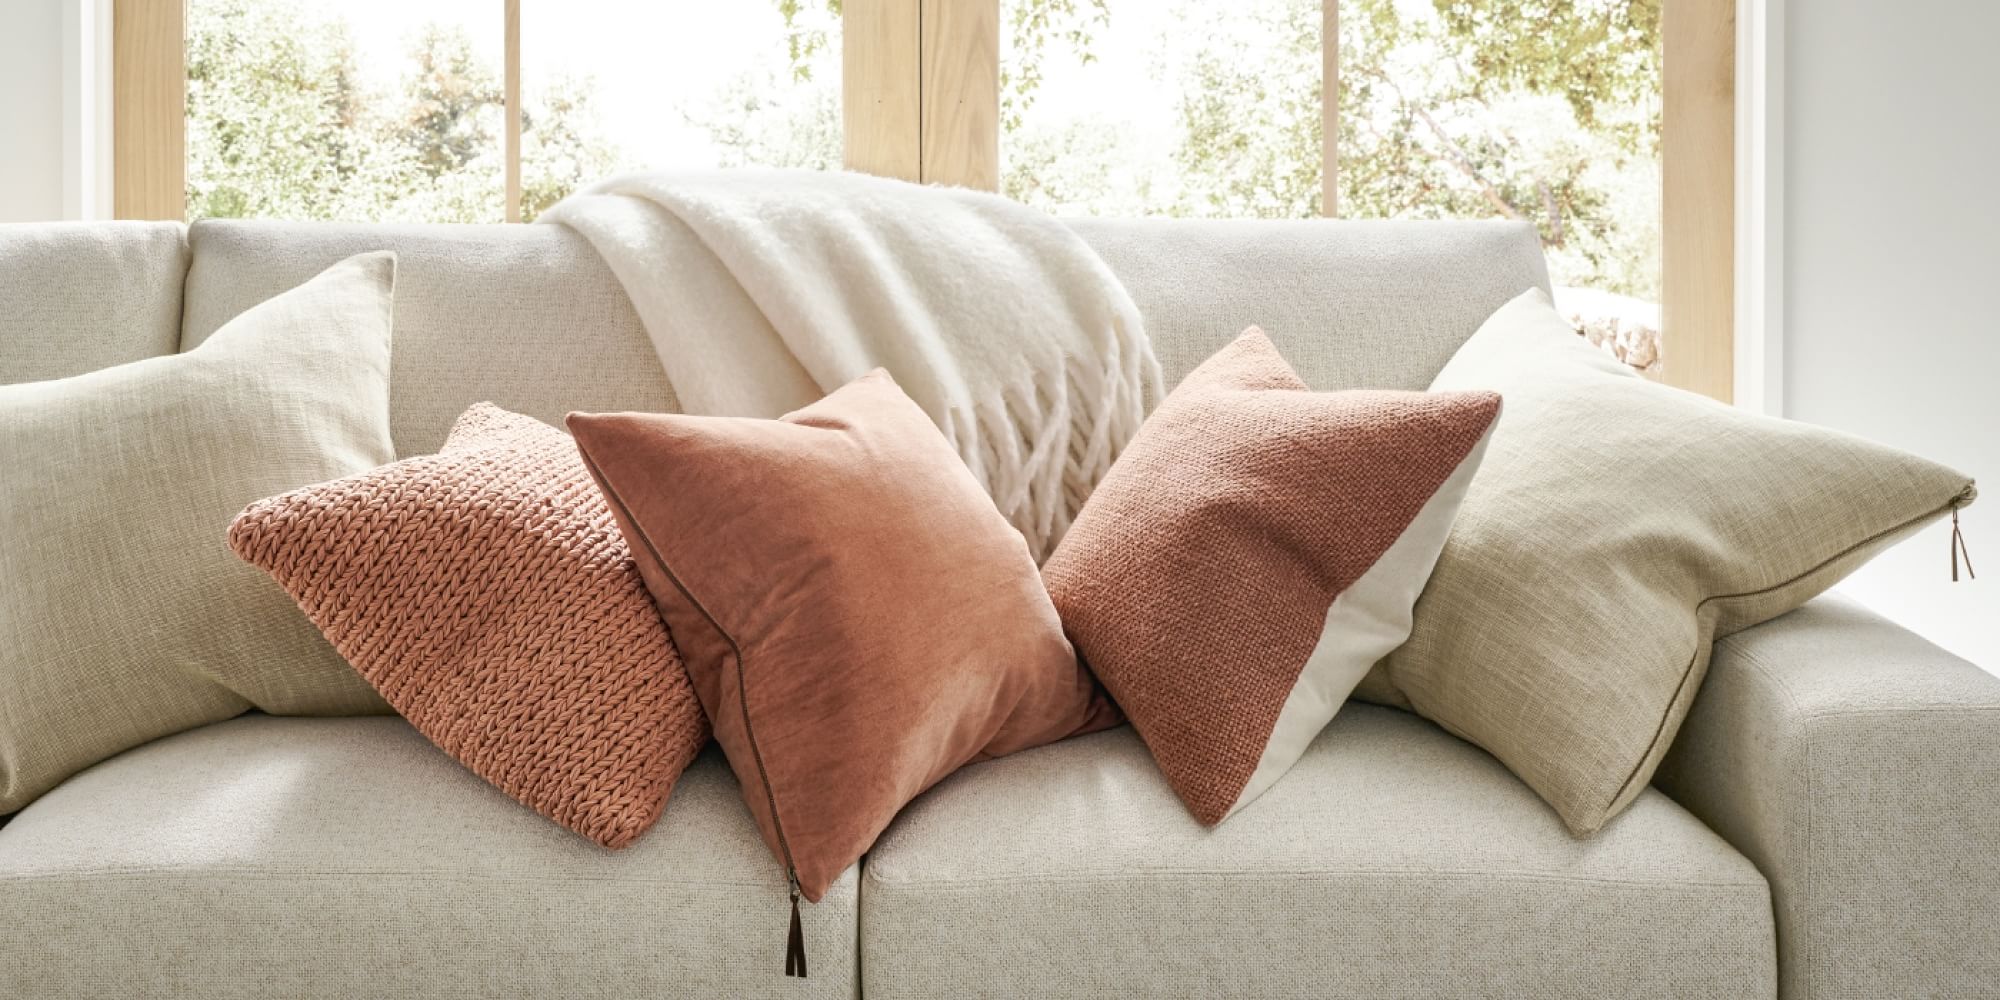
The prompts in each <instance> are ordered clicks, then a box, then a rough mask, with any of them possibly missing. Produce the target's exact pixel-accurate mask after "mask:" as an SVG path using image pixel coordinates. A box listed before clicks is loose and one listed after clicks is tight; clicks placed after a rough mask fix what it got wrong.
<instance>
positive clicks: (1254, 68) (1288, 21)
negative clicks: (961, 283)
mask: <svg viewBox="0 0 2000 1000" xmlns="http://www.w3.org/2000/svg"><path fill="white" fill-rule="evenodd" d="M1001 18H1002V31H1001V43H1000V44H1001V51H1000V119H1001V126H1000V129H1001V136H1000V175H1001V179H1000V186H1001V190H1002V191H1003V192H1005V193H1006V194H1008V195H1010V196H1012V197H1015V198H1018V199H1020V200H1022V201H1026V202H1028V203H1030V204H1034V205H1041V206H1043V207H1046V208H1048V209H1050V210H1052V211H1054V212H1056V213H1058V214H1064V215H1126V216H1130V215H1180V216H1258V217H1275V218H1282V217H1305V216H1314V215H1318V214H1319V204H1320V170H1319V167H1320V101H1319V95H1320V61H1321V60H1320V25H1321V21H1320V6H1319V0H1243V2H1238V3H1228V4H1222V3H1215V2H1213V0H1002V3H1001Z"/></svg>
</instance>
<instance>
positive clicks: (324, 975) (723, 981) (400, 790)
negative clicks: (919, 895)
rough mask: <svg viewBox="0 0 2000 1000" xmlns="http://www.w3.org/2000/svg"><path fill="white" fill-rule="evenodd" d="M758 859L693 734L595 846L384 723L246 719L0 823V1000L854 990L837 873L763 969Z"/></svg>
mask: <svg viewBox="0 0 2000 1000" xmlns="http://www.w3.org/2000/svg"><path fill="white" fill-rule="evenodd" d="M245 569H246V571H247V570H248V569H249V568H248V567H245ZM770 871H771V859H770V857H769V856H768V855H766V854H765V853H764V845H763V844H761V843H760V842H758V840H757V827H756V824H755V823H753V822H752V821H751V819H750V813H749V811H748V810H745V809H744V808H743V801H742V797H741V796H740V795H739V794H738V792H737V788H736V779H735V778H734V777H731V776H730V773H729V765H728V764H727V763H726V762H725V761H724V760H723V759H722V755H721V754H720V753H716V752H714V751H713V749H710V750H707V751H704V752H703V753H702V754H701V755H700V756H698V757H696V758H695V762H694V763H693V764H692V765H691V766H689V767H688V769H687V772H686V773H685V774H683V775H682V776H681V779H680V781H679V783H678V784H677V785H676V786H675V788H674V803H673V808H672V809H671V810H670V811H669V812H668V815H667V819H666V821H665V822H662V823H660V824H659V825H658V826H656V827H654V828H653V831H652V832H651V833H649V834H647V835H646V836H644V837H641V838H639V840H638V841H637V842H636V843H634V844H633V845H632V846H631V847H628V848H626V849H625V850H622V851H607V850H604V849H603V848H601V847H598V846H597V845H596V844H593V843H591V842H590V841H587V840H585V839H583V838H582V837H579V836H577V835H575V834H573V833H571V832H569V831H568V830H565V829H563V828H561V827H559V826H557V825H555V824H554V823H550V822H549V821H547V820H545V819H543V818H541V817H540V816H537V815H535V814H534V813H531V812H529V811H528V810H526V809H523V808H521V807H520V806H519V805H517V804H515V802H514V801H513V800H512V799H509V798H508V797H507V796H505V795H503V794H501V793H500V791H499V790H498V789H496V788H494V787H493V786H491V785H489V784H487V783H486V782H483V781H481V780H479V779H478V778H476V777H474V776H473V775H472V774H471V773H470V772H468V771H466V769H465V768H463V767H461V766H459V765H458V764H457V763H456V762H454V761H453V760H452V759H451V758H450V757H447V756H445V755H444V754H443V753H442V752H440V751H439V750H438V749H437V748H436V747H434V746H431V745H430V744H429V743H427V742H425V740H424V738H423V737H422V736H421V735H419V734H418V733H417V732H416V731H415V730H413V729H412V728H410V726H409V725H408V724H406V723H405V722H404V721H403V720H401V719H398V718H394V717H392V716H377V717H374V718H365V719H281V718H274V717H271V716H266V715H257V714H251V715H246V716H243V717H242V718H237V719H231V720H229V721H227V722H222V723H218V724H216V725H213V726H203V727H202V728H200V729H197V730H195V731H193V732H189V733H181V734H178V735H175V736H170V737H167V738H166V739H162V740H156V741H154V742H152V743H149V744H147V745H146V746H143V747H140V748H138V749H136V750H134V751H132V752H131V753H127V754H121V755H120V756H118V757H117V758H115V759H113V760H109V761H106V762H105V763H103V764H101V765H99V766H97V767H94V768H91V769H90V770H88V771H86V772H84V773H83V774H80V775H77V776H76V777H75V778H72V779H71V780H69V781H66V782H64V783H63V785H62V787H60V788H57V789H56V790H55V791H53V792H51V793H49V794H48V795H45V796H43V797H42V798H40V799H39V800H37V801H36V802H35V804H33V805H31V806H29V807H28V808H27V809H25V810H22V812H21V814H20V815H19V816H17V817H15V818H14V821H13V822H12V823H9V824H8V825H7V827H6V828H5V829H0V913H4V914H5V917H6V922H7V930H6V933H4V934H0V997H5V998H7V1000H106V998H113V997H115V998H117V1000H272V998H277V997H282V998H284V1000H360V998H368V1000H670V998H681V997H686V998H699V1000H737V998H743V1000H769V998H772V997H782V998H783V1000H842V998H851V997H854V996H855V995H856V992H857V991H856V984H857V981H858V980H859V969H858V968H857V967H856V965H855V958H854V948H855V935H856V931H857V930H858V928H857V926H856V920H855V916H856V912H857V910H858V908H859V902H860V901H859V899H858V898H857V895H858V894H857V891H856V888H857V885H856V883H857V882H858V878H857V875H858V873H857V872H852V871H850V872H848V873H847V874H846V875H844V876H842V877H841V878H840V880H839V881H838V882H835V883H834V885H833V888H831V889H830V890H828V892H827V894H826V897H825V898H824V899H823V900H821V901H820V904H819V905H818V906H813V907H808V908H806V910H805V912H804V913H803V914H801V916H802V918H803V919H804V922H805V934H806V939H807V940H808V941H810V942H811V943H812V948H813V955H812V959H813V966H812V978H811V979H806V980H785V979H782V978H780V977H779V976H778V974H777V962H778V959H779V956H780V954H781V951H782V949H783V946H784V924H783V922H782V921H783V920H784V914H785V905H786V903H785V886H784V883H783V882H782V881H779V880H774V879H772V878H771V877H770ZM781 987H782V989H781Z"/></svg>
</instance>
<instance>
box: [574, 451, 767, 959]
mask: <svg viewBox="0 0 2000 1000" xmlns="http://www.w3.org/2000/svg"><path fill="white" fill-rule="evenodd" d="M577 452H578V453H579V454H580V455H582V456H583V464H584V466H585V467H586V468H588V469H589V470H590V475H591V478H593V479H595V480H597V482H598V484H599V486H601V487H602V489H601V490H600V492H602V493H603V494H604V496H605V498H606V499H607V500H609V501H610V502H611V503H612V504H613V505H615V506H616V507H617V508H618V513H619V514H621V515H622V517H621V521H622V522H623V523H625V524H630V525H631V526H632V534H635V535H637V536H639V541H640V543H641V544H643V545H645V546H646V553H647V554H648V555H650V556H652V557H653V564H654V565H656V566H658V567H660V572H662V573H665V574H666V576H667V579H668V580H669V581H671V582H672V583H673V585H674V589H675V590H678V591H680V592H681V596H682V597H684V598H686V599H687V602H688V603H689V604H691V605H693V606H694V609H695V610H696V611H699V612H701V616H702V617H703V618H704V619H707V621H708V627H709V628H712V629H714V630H715V634H717V635H719V636H721V637H722V641H723V642H726V643H728V644H729V653H730V655H731V656H732V657H734V658H735V660H736V704H737V707H738V708H740V709H742V711H743V738H744V739H745V740H746V741H748V742H749V744H750V759H751V761H752V762H754V763H755V764H756V766H757V783H758V784H761V785H763V786H764V802H765V805H766V806H767V807H768V808H769V809H770V812H771V829H772V830H773V831H775V832H776V833H777V834H778V853H779V854H781V855H783V856H784V860H785V883H786V887H787V888H788V889H789V890H790V892H791V898H792V921H791V929H790V931H789V932H788V933H787V934H786V937H785V975H786V976H792V977H797V978H799V979H804V978H806V940H805V932H804V930H803V928H802V927H801V925H800V923H799V866H798V865H797V864H796V863H795V862H794V861H793V860H792V845H791V842H790V841H788V840H786V839H785V824H784V822H783V821H782V820H780V819H779V818H778V793H776V792H774V791H772V790H771V775H770V772H769V771H767V770H766V769H765V767H764V751H763V750H762V749H760V748H759V747H758V746H757V731H756V729H755V728H754V727H752V726H751V724H750V697H749V695H750V689H749V684H748V682H747V681H746V680H745V679H744V676H743V647H742V646H740V645H738V644H737V642H736V637H735V636H734V635H731V634H730V633H729V630H728V629H726V628H723V627H722V623H721V622H718V621H716V620H715V616H714V615H712V614H710V613H709V611H708V606H707V605H704V604H702V603H701V600H700V599H699V598H697V597H695V596H694V593H693V592H692V591H690V590H688V587H687V584H685V583H682V582H681V577H680V574H679V573H676V572H674V568H673V566H671V565H669V564H668V563H667V560H666V557H665V556H662V555H661V554H660V549H659V546H657V545H654V544H653V538H652V535H651V534H650V533H649V532H647V531H646V529H645V528H644V527H643V526H642V525H640V524H639V519H638V518H636V517H634V516H632V511H631V510H630V509H629V508H627V507H626V506H625V501H624V500H623V499H622V498H620V497H619V496H618V491H616V490H614V489H612V488H611V484H610V481H609V480H608V479H606V478H605V477H604V474H603V473H602V472H601V471H599V470H598V468H597V463H596V462H593V461H591V458H590V453H589V452H587V451H584V450H583V449H582V448H578V449H577ZM627 542H628V543H629V542H630V539H629V538H628V539H627Z"/></svg>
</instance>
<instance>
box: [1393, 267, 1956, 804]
mask: <svg viewBox="0 0 2000 1000" xmlns="http://www.w3.org/2000/svg"><path fill="white" fill-rule="evenodd" d="M1431 388H1432V389H1434V390H1468V389H1491V390H1494V391H1497V392H1499V393H1500V394H1501V396H1502V397H1504V398H1505V400H1506V409H1505V410H1504V412H1502V414H1501V416H1500V424H1499V427H1498V429H1497V430H1495V432H1494V435H1493V443H1492V445H1491V446H1490V447H1489V448H1488V449H1487V452H1486V461H1485V463H1484V464H1483V465H1481V466H1480V468H1479V474H1478V476H1477V477H1475V478H1474V479H1473V481H1472V489H1471V491H1470V492H1469V493H1468V494H1467V495H1466V498H1465V504H1464V506H1463V507H1461V508H1460V509H1459V514H1458V520H1457V522H1456V523H1455V524H1454V525H1453V526H1452V530H1451V538H1450V540H1449V541H1447V542H1446V543H1445V547H1444V553H1443V555H1441V556H1439V557H1438V563H1437V569H1436V571H1435V572H1433V573H1432V574H1431V579H1430V583H1429V584H1428V585H1427V586H1426V588H1425V590H1424V595H1423V597H1422V599H1420V600H1419V601H1418V602H1417V608H1416V626H1415V628H1414V629H1412V630H1411V632H1410V640H1409V642H1407V643H1405V644H1404V645H1403V646H1402V647H1401V648H1400V649H1398V650H1396V651H1395V652H1394V653H1392V654H1390V655H1389V657H1388V659H1386V660H1385V661H1383V670H1385V671H1386V674H1387V678H1388V681H1389V682H1390V683H1391V684H1393V685H1394V687H1395V690H1396V691H1397V692H1398V693H1399V694H1400V695H1401V696H1402V697H1404V698H1407V699H1408V702H1409V703H1410V704H1411V705H1413V706H1414V707H1415V709H1416V711H1417V712H1418V714H1420V715H1423V716H1424V717H1425V718H1428V719H1432V720H1434V721H1436V722H1437V723H1438V724H1439V725H1441V726H1444V727H1445V728H1446V729H1448V730H1450V731H1452V732H1453V733H1456V734H1458V735H1460V736H1463V737H1465V738H1466V739H1468V740H1470V741H1472V742H1473V743H1476V744H1478V745H1479V746H1481V747H1484V748H1485V749H1486V750H1488V751H1490V752H1491V753H1492V754H1493V755H1494V756H1495V757H1498V758H1499V759H1500V760H1501V762H1503V763H1505V764H1506V765H1507V766H1508V768H1510V769H1511V770H1513V772H1514V773H1515V774H1518V775H1520V776H1521V779H1522V780H1523V781H1526V782H1527V783H1528V785H1529V786H1530V787H1532V788H1534V789H1535V791H1536V792H1538V793H1540V794H1541V796H1542V797H1543V798H1544V799H1546V800H1548V802H1549V804H1550V805H1551V806H1554V807H1555V810H1556V812H1557V813H1558V814H1560V815H1561V816H1562V818H1563V821H1564V822H1565V823H1567V824H1568V826H1569V828H1570V829H1571V830H1574V831H1576V832H1578V833H1581V834H1589V833H1593V832H1595V831H1597V830H1598V829H1599V828H1601V827H1602V826H1603V825H1604V824H1605V823H1606V822H1607V821H1609V820H1610V819H1611V818H1612V817H1614V816H1616V815H1617V814H1618V813H1619V811H1620V810H1622V809H1623V808H1624V807H1625V805H1626V804H1627V803H1629V802H1631V801H1632V799H1633V798H1634V797H1635V796H1637V795H1638V794H1639V793H1640V791H1641V790H1643V789H1644V788H1645V787H1646V783H1647V782H1648V781H1649V780H1650V779H1651V777H1652V773H1653V770H1654V768H1656V767H1657V766H1658V765H1659V760H1660V757H1661V756H1662V755H1663V754H1665V753H1666V750H1667V748H1668V746H1669V745H1671V743H1672V742H1673V738H1674V735H1675V733H1676V732H1677V731H1678V730H1679V728H1680V722H1681V718H1682V717H1683V716H1684V715H1685V714H1686V712H1687V707H1688V703H1689V702H1690V701H1692V700H1693V698H1694V696H1695V693H1696V692H1697V690H1699V688H1700V685H1701V680H1702V675H1703V673H1704V672H1705V671H1706V669H1707V666H1708V657H1709V650H1710V647H1711V645H1712V641H1713V639H1714V637H1716V636H1724V635H1728V634H1730V633H1732V632H1736V631H1739V630H1741V629H1743V628H1746V627H1748V626H1750V625H1755V624H1757V623H1759V622H1763V621H1767V620H1769V619H1770V618H1773V617H1775V616H1777V615H1780V614H1783V613H1785V612H1786V611H1790V610H1792V609H1793V608H1796V607H1798V606H1799V605H1800V604H1803V603H1805V602H1806V601H1807V600H1810V599H1811V598H1812V597H1813V596H1814V595H1816V594H1818V593H1819V592H1820V591H1822V590H1824V589H1826V588H1827V587H1829V586H1831V585H1833V584H1834V583H1836V582H1838V581H1839V580H1840V578H1841V577H1843V576H1846V575H1847V574H1848V573H1849V572H1852V571H1853V570H1854V568H1855V567H1857V566H1859V565H1861V564H1862V563H1863V562H1865V561H1866V560H1868V559H1869V558H1870V557H1872V556H1873V555H1874V554H1875V553H1877V552H1879V551H1881V550H1882V549H1883V548H1885V547H1887V546H1889V545H1892V544H1894V543H1895V542H1897V541H1899V540H1901V539H1902V538H1903V537H1904V536H1906V535H1907V534H1909V533H1910V532H1912V531H1914V530H1916V529H1917V528H1919V527H1921V526H1922V525H1924V524H1925V523H1927V522H1929V521H1933V520H1936V519H1937V518H1939V517H1941V516H1943V515H1944V514H1945V513H1947V512H1948V511H1949V510H1950V509H1951V508H1952V507H1953V506H1955V505H1963V504H1965V503H1968V502H1970V501H1971V500H1972V497H1973V495H1974V490H1973V487H1972V480H1971V479H1970V478H1969V477H1967V476H1966V475H1965V474H1963V473H1960V472H1957V471H1955V470H1953V469H1949V468H1946V467H1944V466H1942V465H1938V464H1937V463H1935V462H1931V461H1928V460H1926V459H1924V458H1921V457H1919V456H1917V455H1912V454H1909V453H1907V452H1902V451H1897V450H1895V449H1893V448H1889V447H1886V446H1884V445H1879V444H1875V443H1873V442H1870V441H1865V440H1862V439H1860V438H1857V437H1853V436H1851V435H1846V434H1841V433H1839V432H1836V431H1831V430H1827V429H1825V428H1821V427H1814V426H1812V425H1810V424H1803V423H1796V422H1792V421H1785V420H1776V419H1772V418H1769V417H1763V416H1758V415H1756V414H1752V413H1748V412H1746V411H1743V410H1739V409H1735V408H1733V407H1729V406H1725V405H1722V404H1720V403H1717V402H1715V401H1713V400H1709V399H1704V398H1702V397H1699V396H1695V395H1693V394H1691V393H1686V392H1682V391H1680V390H1677V389H1670V388H1667V387H1665V386H1661V385H1656V384H1654V383H1652V382H1649V381H1647V380H1646V379H1643V378H1641V377H1639V376H1638V375H1637V374H1636V373H1634V372H1633V371H1632V370H1631V369H1629V368H1626V367H1624V366H1622V365H1620V364H1618V363H1617V362H1616V361H1613V360H1612V359H1611V358H1610V356H1609V355H1607V354H1605V353H1604V352H1602V351H1599V350H1597V349H1595V348H1593V347H1591V346H1590V345H1588V344H1587V343H1585V342H1584V341H1583V340H1582V339H1581V338H1579V337H1577V336H1576V333H1575V331H1574V330H1573V329H1571V327H1570V326H1569V324H1568V322H1567V321H1566V320H1564V319H1563V318H1562V317H1561V315H1559V314H1558V313H1557V312H1556V311H1555V308H1554V307H1553V306H1551V305H1550V304H1549V300H1548V297H1547V296H1546V295H1544V294H1543V293H1542V292H1540V291H1531V292H1527V293H1524V294H1522V295H1521V297H1520V298H1517V299H1515V300H1514V301H1512V302H1510V303H1508V304H1507V305H1505V306H1503V307H1501V309H1500V310H1499V311H1498V312H1496V313H1494V314H1493V318H1492V319H1490V320H1488V321H1487V322H1486V324H1485V325H1484V326H1482V327H1480V330H1479V332H1478V333H1477V334H1475V335H1473V338H1472V339H1471V340H1470V341H1468V342H1467V343H1466V345H1465V346H1464V347H1463V348H1461V349H1460V350H1459V352H1458V353H1457V354H1456V355H1454V356H1453V357H1452V359H1451V363H1450V364H1448V365H1446V366H1445V369H1444V371H1443V372H1440V373H1439V374H1438V377H1437V379H1436V380H1435V381H1433V382H1432V383H1431ZM1939 568H1940V570H1942V569H1943V567H1942V566H1940V567H1939ZM1373 693H1374V692H1373V690H1372V689H1371V688H1358V689H1357V694H1358V695H1361V696H1364V697H1372V696H1373Z"/></svg>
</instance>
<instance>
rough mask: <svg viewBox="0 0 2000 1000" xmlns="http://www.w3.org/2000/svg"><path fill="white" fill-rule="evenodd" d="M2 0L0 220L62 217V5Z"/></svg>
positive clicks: (65, 2) (50, 0) (53, 0)
mask: <svg viewBox="0 0 2000 1000" xmlns="http://www.w3.org/2000/svg"><path fill="white" fill-rule="evenodd" d="M71 2H73V0H0V222H37V221H42V220H46V219H60V218H62V217H63V214H64V213H63V150H64V142H65V138H64V134H63V72H64V69H63V67H64V60H63V53H64V44H63V43H64V31H63V16H64V8H65V7H67V6H69V4H70V3H71Z"/></svg>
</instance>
